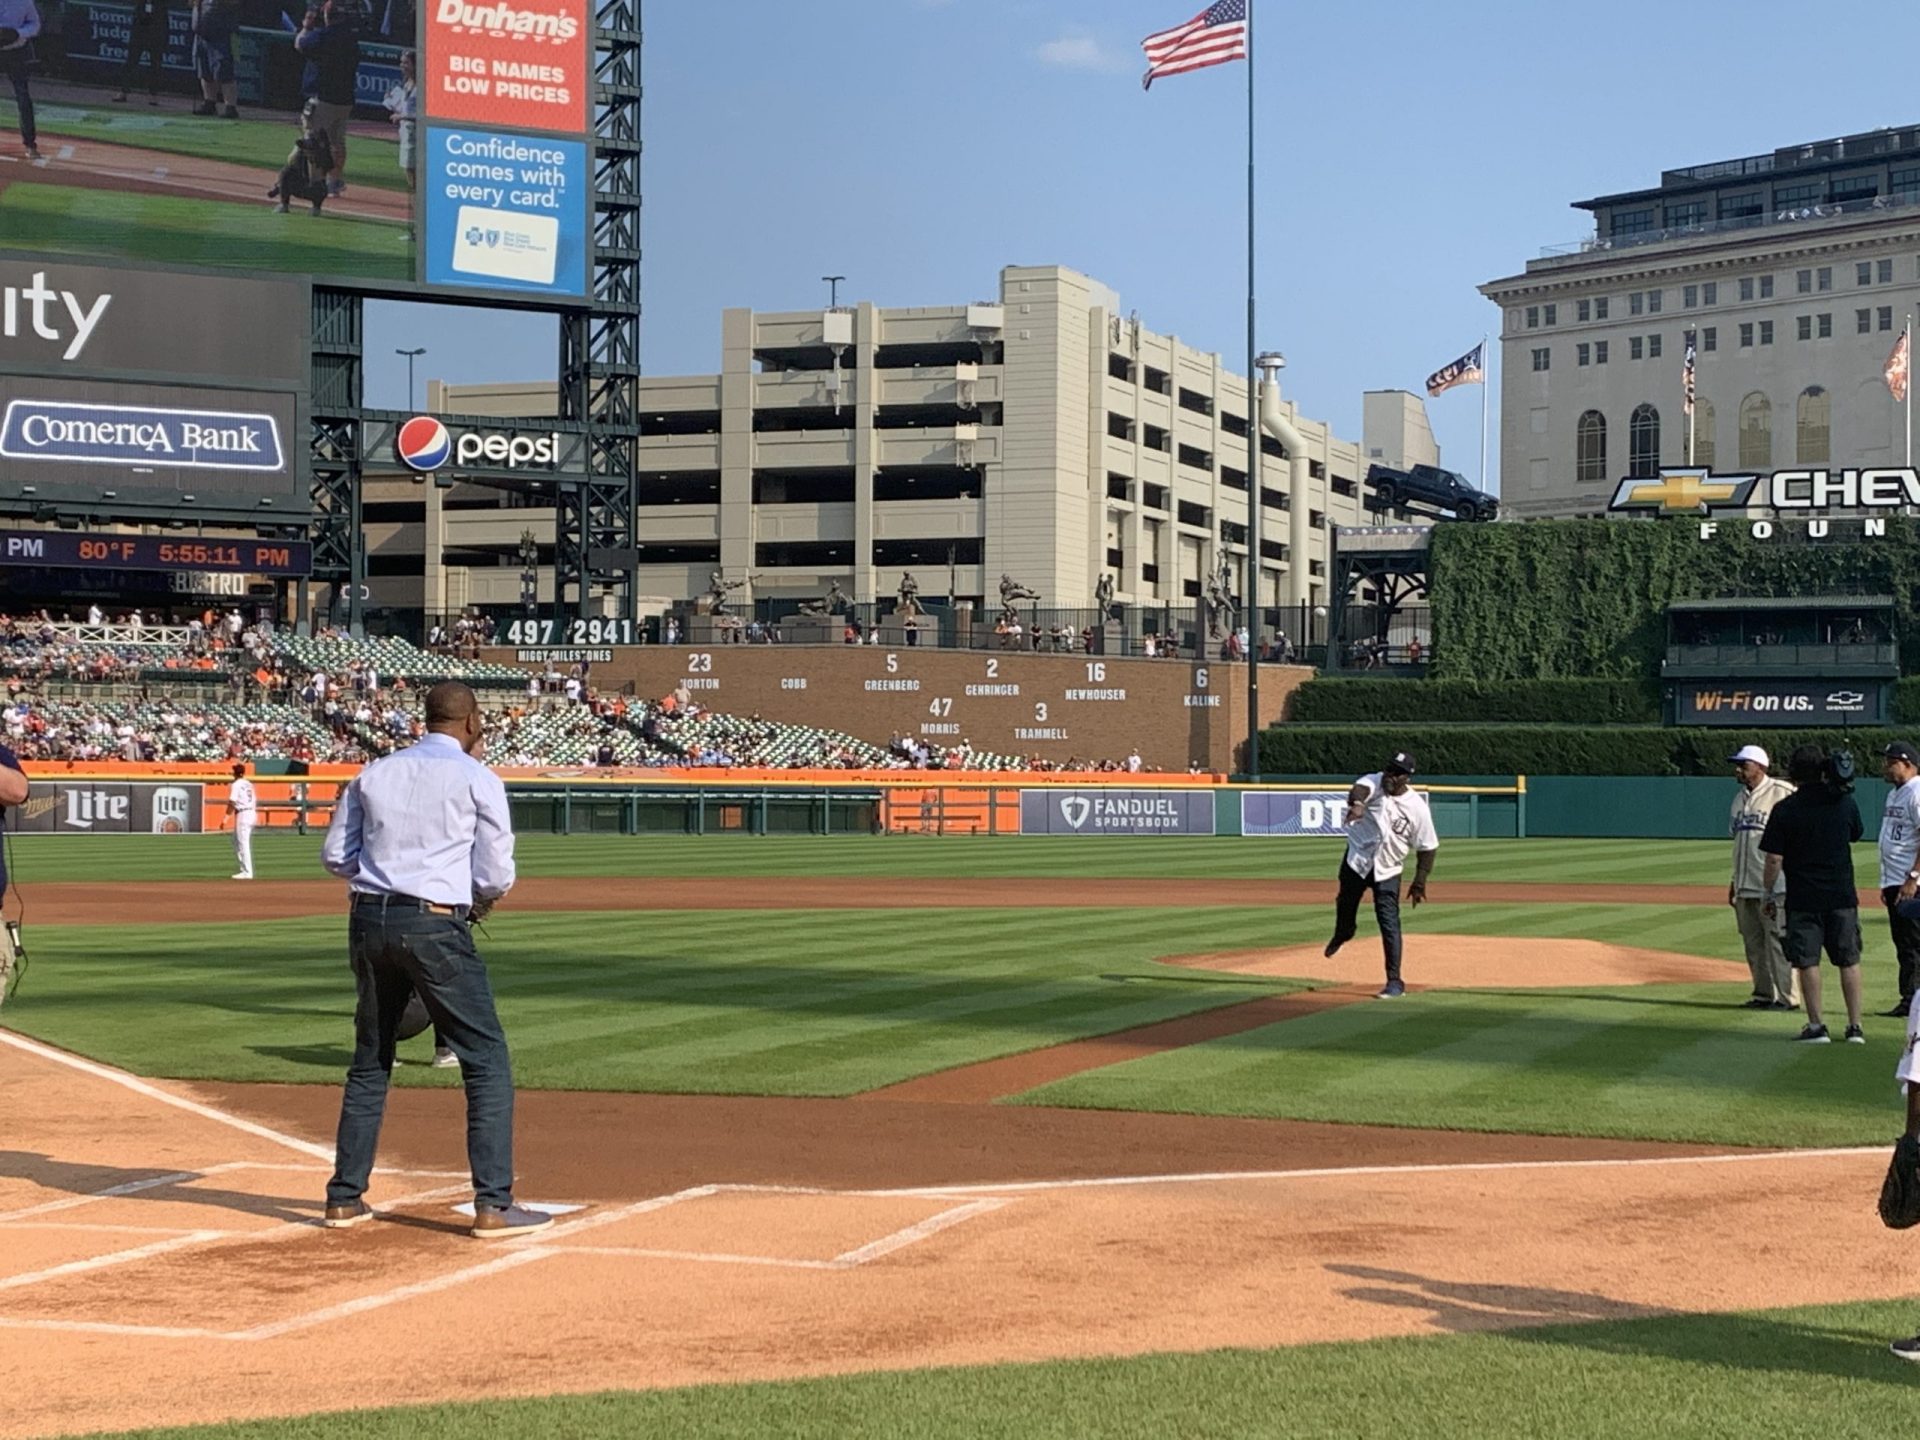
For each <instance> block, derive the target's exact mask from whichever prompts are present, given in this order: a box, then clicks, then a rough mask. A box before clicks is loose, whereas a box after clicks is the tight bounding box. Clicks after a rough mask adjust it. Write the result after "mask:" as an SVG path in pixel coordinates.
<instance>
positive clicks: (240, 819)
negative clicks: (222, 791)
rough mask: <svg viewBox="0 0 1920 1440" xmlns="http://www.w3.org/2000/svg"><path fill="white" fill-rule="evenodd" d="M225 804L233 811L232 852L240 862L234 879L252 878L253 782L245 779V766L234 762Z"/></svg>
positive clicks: (254, 804) (254, 803) (254, 807)
mask: <svg viewBox="0 0 1920 1440" xmlns="http://www.w3.org/2000/svg"><path fill="white" fill-rule="evenodd" d="M227 806H228V808H229V809H231V810H232V811H233V854H234V858H235V859H236V860H238V861H239V862H240V868H239V870H237V871H236V872H235V873H234V877H233V878H234V879H236V880H251V879H253V822H254V817H255V809H256V802H255V800H254V796H253V782H252V781H251V780H249V779H247V767H246V766H245V765H242V764H238V763H236V764H235V765H234V767H233V785H232V788H230V789H229V790H228V791H227Z"/></svg>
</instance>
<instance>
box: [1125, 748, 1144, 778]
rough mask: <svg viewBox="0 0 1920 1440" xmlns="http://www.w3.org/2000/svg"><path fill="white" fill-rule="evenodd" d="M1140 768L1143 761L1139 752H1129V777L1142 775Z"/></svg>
mask: <svg viewBox="0 0 1920 1440" xmlns="http://www.w3.org/2000/svg"><path fill="white" fill-rule="evenodd" d="M1140 766H1141V760H1140V752H1139V750H1137V749H1135V750H1132V751H1130V752H1128V755H1127V773H1128V774H1129V775H1138V774H1139V773H1140Z"/></svg>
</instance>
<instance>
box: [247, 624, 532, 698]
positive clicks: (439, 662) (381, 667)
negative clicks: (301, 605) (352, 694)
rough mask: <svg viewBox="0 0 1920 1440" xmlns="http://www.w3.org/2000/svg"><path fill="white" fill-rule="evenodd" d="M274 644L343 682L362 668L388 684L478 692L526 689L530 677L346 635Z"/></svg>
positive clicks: (295, 660)
mask: <svg viewBox="0 0 1920 1440" xmlns="http://www.w3.org/2000/svg"><path fill="white" fill-rule="evenodd" d="M273 643H274V648H275V650H276V651H277V652H278V653H279V654H281V655H283V656H285V657H286V658H287V660H288V661H289V662H291V663H292V664H293V665H296V666H298V667H300V668H301V669H304V670H306V671H308V672H312V671H315V670H322V671H325V672H326V673H327V674H328V675H334V676H338V675H342V674H344V673H346V671H347V669H348V667H349V666H350V665H352V664H354V663H355V662H359V663H363V664H371V665H372V666H373V668H374V670H375V671H376V672H377V673H378V674H379V676H380V678H381V680H382V681H383V682H385V681H389V680H392V679H394V678H395V677H397V676H401V675H404V676H406V678H407V683H408V684H410V685H418V684H421V683H429V684H430V683H432V682H433V681H436V680H464V681H466V682H467V683H468V684H469V685H473V686H475V687H479V686H483V685H484V686H488V687H502V686H516V687H518V686H524V685H525V684H526V683H527V672H526V671H525V670H522V669H519V668H518V667H516V666H513V665H495V664H491V663H489V662H487V661H483V660H461V659H458V658H456V657H455V656H452V655H436V654H434V653H433V652H432V651H428V650H422V649H421V648H420V647H419V646H417V645H413V644H409V643H408V642H407V641H405V640H398V639H394V638H392V637H390V636H379V637H373V636H369V637H368V638H366V639H363V640H354V639H350V638H348V637H346V636H343V635H322V636H305V635H276V636H275V637H274V642H273Z"/></svg>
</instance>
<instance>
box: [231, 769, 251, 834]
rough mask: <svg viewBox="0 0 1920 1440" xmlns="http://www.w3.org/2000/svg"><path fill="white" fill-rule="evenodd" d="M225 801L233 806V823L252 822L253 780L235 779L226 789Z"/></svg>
mask: <svg viewBox="0 0 1920 1440" xmlns="http://www.w3.org/2000/svg"><path fill="white" fill-rule="evenodd" d="M227 803H228V804H229V805H231V806H232V807H233V823H234V824H236V825H251V824H253V810H254V801H253V782H252V781H251V780H236V781H234V782H233V787H232V788H231V789H230V790H228V791H227Z"/></svg>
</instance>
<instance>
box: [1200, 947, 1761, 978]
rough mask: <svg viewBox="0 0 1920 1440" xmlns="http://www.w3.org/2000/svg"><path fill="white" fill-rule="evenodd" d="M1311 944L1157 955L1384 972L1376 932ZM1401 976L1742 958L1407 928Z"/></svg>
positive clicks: (1281, 969)
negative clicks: (1331, 947) (1336, 949)
mask: <svg viewBox="0 0 1920 1440" xmlns="http://www.w3.org/2000/svg"><path fill="white" fill-rule="evenodd" d="M1320 951H1321V947H1320V946H1318V945H1288V946H1284V947H1281V948H1279V949H1273V950H1219V951H1215V952H1213V953H1212V954H1206V955H1170V956H1168V957H1167V958H1166V960H1165V961H1164V962H1163V963H1165V964H1168V965H1184V966H1188V967H1190V968H1192V969H1195V970H1227V971H1232V972H1234V973H1236V974H1240V975H1289V976H1297V977H1300V978H1303V979H1313V980H1332V981H1336V982H1340V983H1345V984H1358V985H1369V986H1371V985H1376V984H1378V983H1379V982H1380V978H1381V976H1382V974H1383V973H1384V971H1383V968H1382V960H1381V956H1380V939H1379V937H1378V936H1377V935H1367V934H1363V935H1361V936H1359V937H1358V938H1356V939H1353V940H1349V941H1348V942H1347V943H1346V945H1345V946H1344V947H1342V948H1341V950H1340V953H1339V954H1337V955H1335V956H1334V957H1333V958H1332V959H1328V958H1327V957H1326V956H1325V955H1323V954H1321V953H1320ZM1404 969H1405V971H1406V978H1407V983H1408V984H1410V985H1412V986H1414V987H1416V988H1418V989H1423V990H1424V989H1476V990H1484V989H1507V988H1516V989H1517V988H1529V989H1541V988H1547V987H1552V986H1562V985H1676V984H1698V983H1701V982H1713V981H1721V980H1744V979H1746V978H1747V970H1746V967H1745V966H1744V965H1740V964H1737V963H1735V962H1733V961H1730V960H1708V959H1706V958H1705V957H1703V956H1699V955H1676V954H1674V953H1673V952H1672V951H1670V950H1636V949H1631V948H1629V947H1627V946H1624V945H1603V944H1601V943H1600V942H1599V941H1597V940H1534V939H1525V938H1517V937H1513V936H1504V935H1410V936H1408V937H1407V941H1406V958H1405V962H1404Z"/></svg>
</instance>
